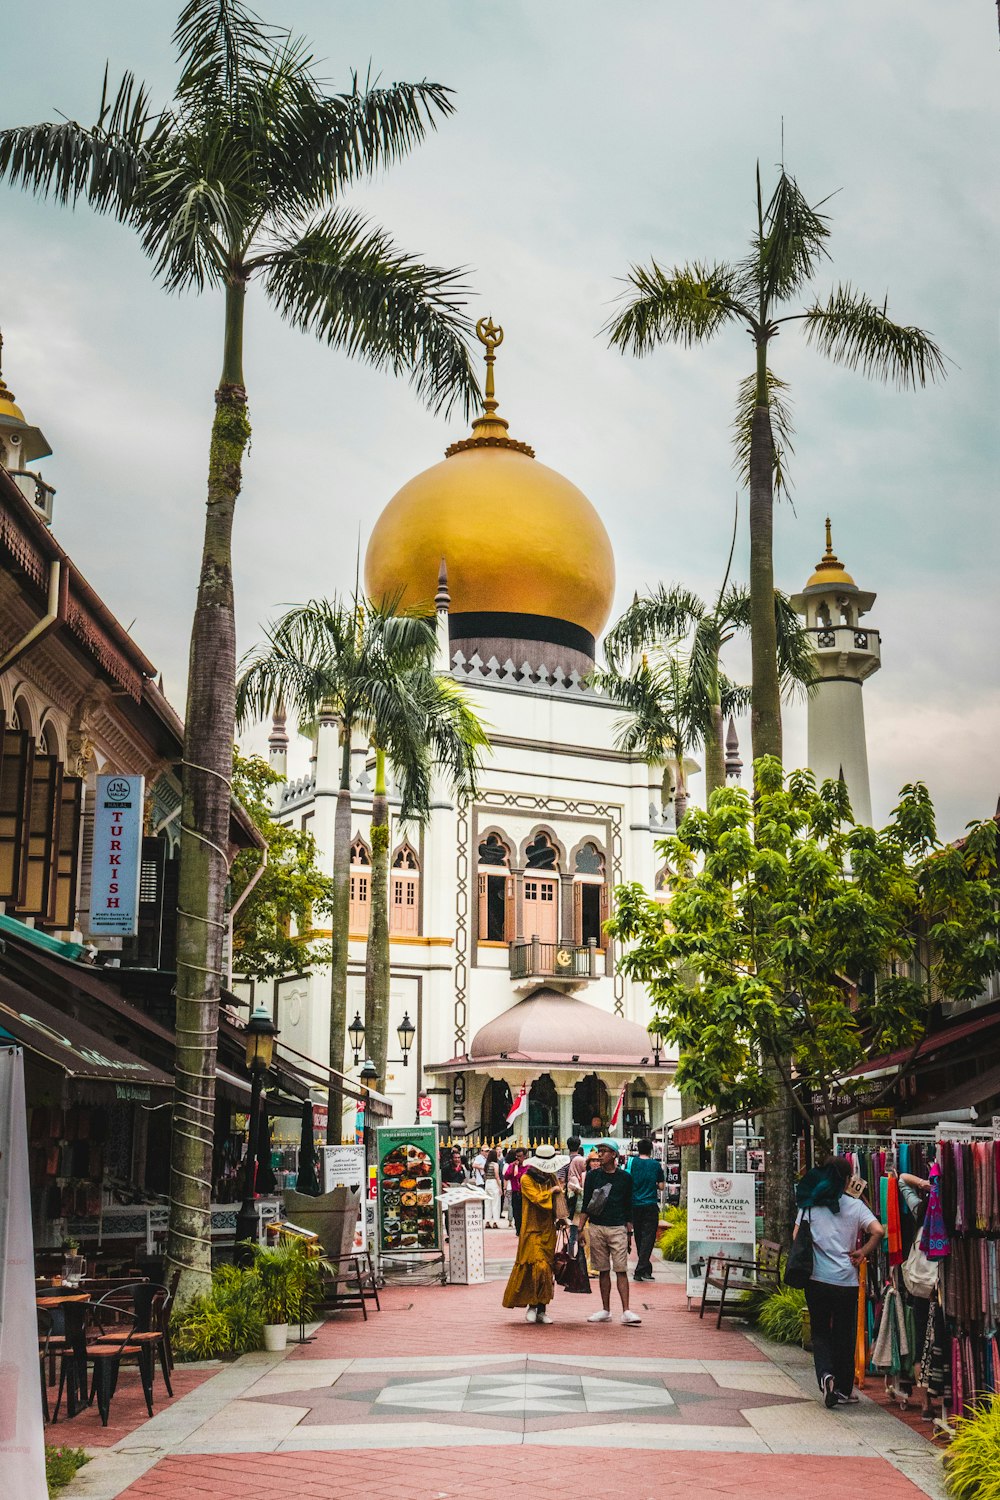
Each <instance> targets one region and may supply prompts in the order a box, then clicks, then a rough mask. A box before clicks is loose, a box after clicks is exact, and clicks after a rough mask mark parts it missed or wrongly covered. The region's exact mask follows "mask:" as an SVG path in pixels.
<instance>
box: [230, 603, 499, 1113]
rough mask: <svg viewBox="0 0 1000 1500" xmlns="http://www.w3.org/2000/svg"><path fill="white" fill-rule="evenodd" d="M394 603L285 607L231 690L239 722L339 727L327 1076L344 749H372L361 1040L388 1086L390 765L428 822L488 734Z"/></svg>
mask: <svg viewBox="0 0 1000 1500" xmlns="http://www.w3.org/2000/svg"><path fill="white" fill-rule="evenodd" d="M395 607H396V605H395V602H389V603H388V604H380V605H375V604H372V603H370V602H369V601H364V600H358V599H354V600H352V601H351V602H350V603H345V602H344V601H342V600H338V599H332V600H324V599H321V600H311V601H310V602H309V603H308V604H304V605H301V606H299V607H297V608H295V609H292V610H289V611H288V612H287V613H286V614H285V615H283V616H282V617H281V619H279V620H278V621H277V622H276V623H275V624H274V625H272V626H270V627H269V628H268V630H267V631H266V633H265V639H264V644H263V645H262V646H261V647H260V648H258V649H257V650H256V651H253V652H251V653H250V654H249V655H248V656H247V657H246V658H245V659H244V662H243V664H242V665H243V671H242V673H241V676H240V679H239V682H238V684H237V712H238V716H239V719H240V722H241V723H246V722H252V721H254V720H257V719H260V718H263V717H265V716H266V715H267V714H268V713H270V712H273V710H274V709H275V708H276V707H277V706H278V705H279V704H284V705H285V706H286V707H287V708H288V709H290V710H292V711H293V712H296V713H297V714H298V715H299V717H300V719H302V720H313V719H315V718H322V717H324V716H325V717H327V718H328V719H329V718H330V717H334V718H335V719H336V720H337V722H338V723H339V726H340V733H341V736H342V740H341V745H342V751H341V773H340V788H339V791H338V794H337V811H336V819H335V823H334V849H333V878H334V896H333V923H332V925H333V945H332V946H333V952H332V959H331V992H330V1067H331V1068H332V1069H334V1070H336V1072H337V1073H338V1074H339V1073H340V1072H341V1070H342V1069H343V1066H344V1051H345V1046H346V1036H347V944H348V926H349V899H350V845H351V781H350V777H351V743H352V739H353V738H354V737H355V735H356V734H363V735H365V736H366V738H367V739H368V741H369V743H370V744H371V745H372V746H373V747H374V749H375V788H374V795H373V802H372V901H371V911H370V926H369V934H368V956H367V963H366V970H365V1037H366V1045H367V1048H368V1051H369V1053H370V1055H371V1057H372V1060H373V1062H374V1063H375V1068H376V1072H377V1073H378V1077H379V1080H380V1081H381V1080H384V1078H385V1060H386V1051H387V1042H388V1030H387V1028H388V1009H389V923H388V904H387V887H388V852H389V807H388V796H387V785H386V764H387V762H388V763H389V764H391V765H392V767H393V770H394V780H395V784H396V788H397V790H398V793H399V797H400V804H401V816H402V817H403V818H404V819H405V818H416V819H417V820H422V819H424V818H426V817H427V816H428V813H429V808H430V801H431V784H432V778H433V776H434V775H435V772H437V774H441V775H444V776H445V777H447V779H448V780H449V781H450V782H451V784H452V785H453V786H454V787H456V788H457V789H458V790H460V791H462V792H466V793H468V792H471V791H473V790H474V787H475V781H476V772H477V768H478V764H479V755H480V751H481V750H482V749H483V748H484V747H485V746H486V745H487V744H488V741H487V738H486V734H485V732H484V730H483V728H482V726H481V725H480V723H479V720H478V719H477V718H476V716H475V714H474V713H473V712H472V710H471V708H470V707H469V705H468V702H467V701H466V698H465V696H464V694H463V692H462V690H461V688H460V687H459V685H458V684H457V683H454V682H451V681H450V680H448V679H447V678H443V677H440V676H438V675H437V674H436V673H435V671H434V657H435V645H436V626H435V622H434V621H433V620H432V619H426V618H422V617H418V616H415V615H398V614H396V613H395V612H394V610H395ZM342 1103H343V1101H342V1096H341V1093H340V1090H339V1088H338V1087H337V1086H336V1084H335V1083H333V1084H331V1089H330V1113H329V1123H328V1127H327V1129H328V1135H329V1139H330V1140H331V1141H339V1139H340V1131H341V1116H342Z"/></svg>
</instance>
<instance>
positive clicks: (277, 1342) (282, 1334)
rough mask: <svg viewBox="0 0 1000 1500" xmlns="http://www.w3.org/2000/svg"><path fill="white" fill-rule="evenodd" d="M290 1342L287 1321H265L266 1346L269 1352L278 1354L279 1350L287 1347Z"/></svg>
mask: <svg viewBox="0 0 1000 1500" xmlns="http://www.w3.org/2000/svg"><path fill="white" fill-rule="evenodd" d="M287 1344H288V1324H287V1323H265V1324H264V1348H265V1349H266V1350H267V1351H268V1353H269V1354H277V1353H278V1351H279V1350H281V1349H284V1348H286V1346H287Z"/></svg>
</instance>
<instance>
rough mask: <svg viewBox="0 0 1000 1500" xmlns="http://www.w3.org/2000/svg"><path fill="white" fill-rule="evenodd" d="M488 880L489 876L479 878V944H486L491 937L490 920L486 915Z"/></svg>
mask: <svg viewBox="0 0 1000 1500" xmlns="http://www.w3.org/2000/svg"><path fill="white" fill-rule="evenodd" d="M488 879H489V877H488V876H487V875H480V877H479V912H478V916H477V918H476V942H477V943H485V941H486V939H487V938H488V937H489V935H490V934H489V925H488V918H487V914H486V891H487V881H488Z"/></svg>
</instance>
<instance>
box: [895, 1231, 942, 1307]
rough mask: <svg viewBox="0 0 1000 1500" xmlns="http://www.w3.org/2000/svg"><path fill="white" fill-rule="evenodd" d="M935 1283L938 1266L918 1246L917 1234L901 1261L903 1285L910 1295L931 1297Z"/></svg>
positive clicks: (918, 1237) (936, 1281) (918, 1238)
mask: <svg viewBox="0 0 1000 1500" xmlns="http://www.w3.org/2000/svg"><path fill="white" fill-rule="evenodd" d="M937 1283H938V1268H937V1266H936V1265H935V1263H934V1261H932V1260H928V1258H927V1256H926V1255H925V1254H924V1252H923V1250H922V1249H921V1248H920V1236H919V1235H917V1237H916V1238H915V1239H914V1241H913V1244H912V1245H911V1246H910V1253H909V1255H908V1256H907V1257H906V1259H905V1261H904V1262H903V1285H904V1286H905V1287H906V1290H907V1291H908V1292H909V1293H910V1296H911V1297H932V1296H933V1295H934V1292H935V1290H936V1288H937Z"/></svg>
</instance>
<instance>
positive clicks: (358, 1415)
mask: <svg viewBox="0 0 1000 1500" xmlns="http://www.w3.org/2000/svg"><path fill="white" fill-rule="evenodd" d="M511 1244H512V1240H511V1238H510V1237H509V1236H506V1235H504V1236H502V1237H501V1236H499V1235H491V1237H490V1239H489V1241H488V1250H489V1253H490V1254H491V1255H497V1256H498V1258H499V1257H501V1256H502V1255H503V1254H504V1252H505V1251H507V1250H508V1249H509V1247H510V1246H511ZM495 1269H497V1270H499V1267H498V1266H497V1267H495ZM679 1272H680V1268H679V1267H678V1268H675V1267H667V1266H663V1265H658V1266H657V1273H658V1279H657V1281H656V1282H655V1283H653V1284H652V1285H649V1284H646V1285H643V1286H642V1287H634V1288H633V1292H634V1297H633V1307H634V1308H636V1310H637V1311H639V1312H640V1313H641V1315H642V1319H643V1322H642V1326H641V1327H639V1328H626V1327H623V1326H622V1325H621V1324H620V1323H619V1322H618V1321H617V1318H616V1320H615V1321H614V1322H613V1323H611V1324H601V1325H598V1326H592V1325H589V1324H588V1323H587V1322H586V1318H587V1314H588V1313H590V1312H592V1311H593V1310H594V1308H595V1307H596V1306H598V1305H599V1303H598V1300H597V1297H596V1295H595V1296H592V1297H571V1296H569V1295H567V1294H566V1293H564V1292H561V1291H557V1294H556V1302H555V1304H554V1306H553V1313H554V1316H555V1318H556V1320H557V1321H556V1322H555V1323H554V1324H553V1325H552V1326H551V1327H537V1326H530V1325H528V1324H526V1323H525V1322H524V1320H523V1314H522V1313H519V1312H507V1311H505V1310H504V1309H503V1308H502V1307H501V1306H500V1297H501V1291H502V1282H500V1281H498V1280H492V1281H490V1282H488V1283H487V1284H486V1285H485V1286H478V1287H440V1286H431V1287H427V1286H419V1287H418V1286H410V1285H396V1286H393V1287H390V1288H388V1289H387V1290H386V1292H385V1293H384V1294H383V1298H382V1312H381V1313H375V1312H374V1311H373V1312H372V1314H371V1316H370V1317H369V1321H368V1322H367V1323H364V1322H363V1321H362V1319H361V1315H360V1313H353V1312H348V1313H342V1314H340V1315H338V1316H337V1317H335V1318H334V1319H332V1320H331V1321H330V1322H328V1323H327V1324H325V1325H324V1326H323V1327H322V1328H321V1329H320V1330H319V1331H318V1333H317V1335H316V1337H315V1338H314V1340H313V1341H312V1342H311V1343H308V1344H306V1345H303V1346H296V1345H294V1344H293V1345H292V1346H291V1347H290V1348H289V1350H288V1351H287V1353H286V1354H284V1355H270V1354H255V1355H248V1356H246V1357H244V1358H243V1359H241V1360H238V1361H237V1362H236V1363H235V1364H231V1365H228V1366H218V1367H215V1368H216V1370H217V1373H214V1374H211V1378H209V1379H207V1380H204V1381H203V1383H201V1384H200V1385H198V1386H197V1387H196V1388H194V1389H191V1390H190V1391H189V1392H188V1393H187V1394H186V1395H183V1396H181V1397H180V1398H179V1399H177V1400H175V1401H174V1402H172V1403H170V1405H169V1406H167V1407H165V1408H164V1409H163V1410H162V1411H158V1413H157V1415H156V1416H155V1417H154V1418H153V1420H152V1421H149V1422H146V1423H144V1424H143V1425H141V1426H139V1427H137V1428H136V1429H135V1430H134V1431H133V1432H132V1433H131V1434H129V1435H128V1436H126V1437H124V1438H122V1439H120V1440H119V1441H118V1442H117V1443H115V1444H114V1445H113V1446H112V1447H111V1448H106V1449H104V1450H103V1451H102V1452H101V1453H100V1454H99V1455H98V1456H97V1457H96V1458H95V1460H94V1461H93V1462H92V1463H91V1464H88V1465H87V1466H86V1467H85V1468H84V1469H82V1470H81V1471H80V1474H79V1475H78V1477H77V1479H76V1480H75V1481H74V1483H73V1485H72V1486H71V1488H70V1489H69V1490H68V1491H65V1492H64V1493H65V1494H66V1495H67V1496H68V1497H69V1496H90V1497H91V1500H114V1497H117V1496H118V1495H123V1496H125V1497H126V1500H147V1497H148V1500H187V1497H189V1496H190V1497H194V1496H196V1495H197V1496H198V1497H201V1500H232V1497H233V1496H234V1495H237V1496H239V1500H256V1497H258V1496H260V1497H261V1500H263V1497H265V1496H266V1497H267V1500H272V1497H273V1495H274V1493H275V1492H276V1491H280V1490H287V1491H289V1492H291V1493H296V1494H298V1495H302V1496H306V1497H310V1500H311V1497H316V1500H320V1497H323V1500H332V1497H340V1496H344V1495H348V1494H357V1493H363V1494H364V1495H365V1497H366V1500H451V1497H456V1500H458V1497H461V1500H468V1497H470V1496H475V1497H476V1500H499V1497H504V1500H511V1497H515V1500H516V1497H519V1496H523V1497H524V1500H528V1497H529V1496H530V1497H532V1500H534V1497H537V1496H538V1495H539V1494H544V1495H545V1497H546V1500H563V1497H569V1496H572V1497H573V1500H579V1497H580V1496H586V1497H588V1500H603V1497H605V1496H607V1497H609V1500H610V1497H611V1496H614V1497H616V1500H617V1497H619V1496H620V1495H621V1494H622V1493H627V1494H628V1495H629V1496H630V1500H654V1497H655V1500H701V1497H709V1500H712V1497H715V1496H739V1497H741V1500H745V1497H746V1495H747V1492H748V1489H750V1488H752V1489H755V1490H759V1491H760V1492H761V1493H762V1494H767V1495H768V1496H769V1500H801V1497H802V1496H803V1495H806V1496H808V1497H809V1500H834V1497H836V1500H841V1497H843V1496H844V1495H845V1494H857V1493H861V1492H865V1493H868V1494H877V1495H878V1496H879V1500H920V1497H921V1496H931V1497H934V1500H941V1497H942V1496H943V1494H944V1491H943V1488H942V1486H941V1481H940V1456H939V1454H938V1452H937V1451H936V1450H935V1448H934V1447H933V1445H932V1444H931V1443H929V1442H928V1441H927V1439H925V1438H924V1437H922V1436H921V1435H920V1434H919V1433H915V1432H913V1431H911V1430H910V1429H909V1428H908V1427H906V1426H905V1425H904V1424H903V1423H901V1422H899V1421H898V1420H897V1419H896V1418H895V1417H894V1416H892V1415H891V1414H890V1413H889V1412H887V1411H886V1410H884V1409H883V1408H882V1407H881V1406H879V1405H877V1404H876V1403H875V1402H872V1401H869V1400H867V1399H863V1400H862V1402H861V1403H860V1405H858V1406H856V1407H853V1408H850V1409H840V1410H837V1411H833V1412H828V1411H827V1410H826V1409H825V1408H824V1407H823V1406H822V1405H821V1404H820V1403H819V1401H818V1400H817V1397H816V1392H815V1383H814V1380H813V1375H812V1367H811V1361H810V1360H809V1359H808V1358H807V1357H806V1356H805V1355H804V1354H802V1352H801V1351H800V1350H784V1349H778V1348H776V1347H775V1346H773V1345H769V1344H767V1343H766V1342H765V1341H763V1340H758V1339H757V1338H756V1337H755V1336H753V1335H747V1334H746V1333H744V1332H742V1330H741V1328H740V1325H738V1324H733V1323H730V1324H729V1325H728V1326H727V1327H726V1328H724V1329H723V1330H721V1331H716V1329H715V1327H714V1324H712V1323H710V1322H709V1321H708V1319H707V1318H706V1321H705V1322H704V1323H702V1322H701V1321H699V1319H698V1317H697V1314H695V1313H690V1312H688V1310H687V1306H686V1302H685V1299H684V1294H683V1288H682V1286H681V1285H680V1284H679ZM60 1436H62V1438H63V1440H64V1441H65V1440H71V1438H72V1434H71V1432H70V1430H69V1424H67V1427H66V1428H65V1429H64V1430H63V1432H62V1433H61V1434H60ZM85 1441H86V1440H85Z"/></svg>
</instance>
